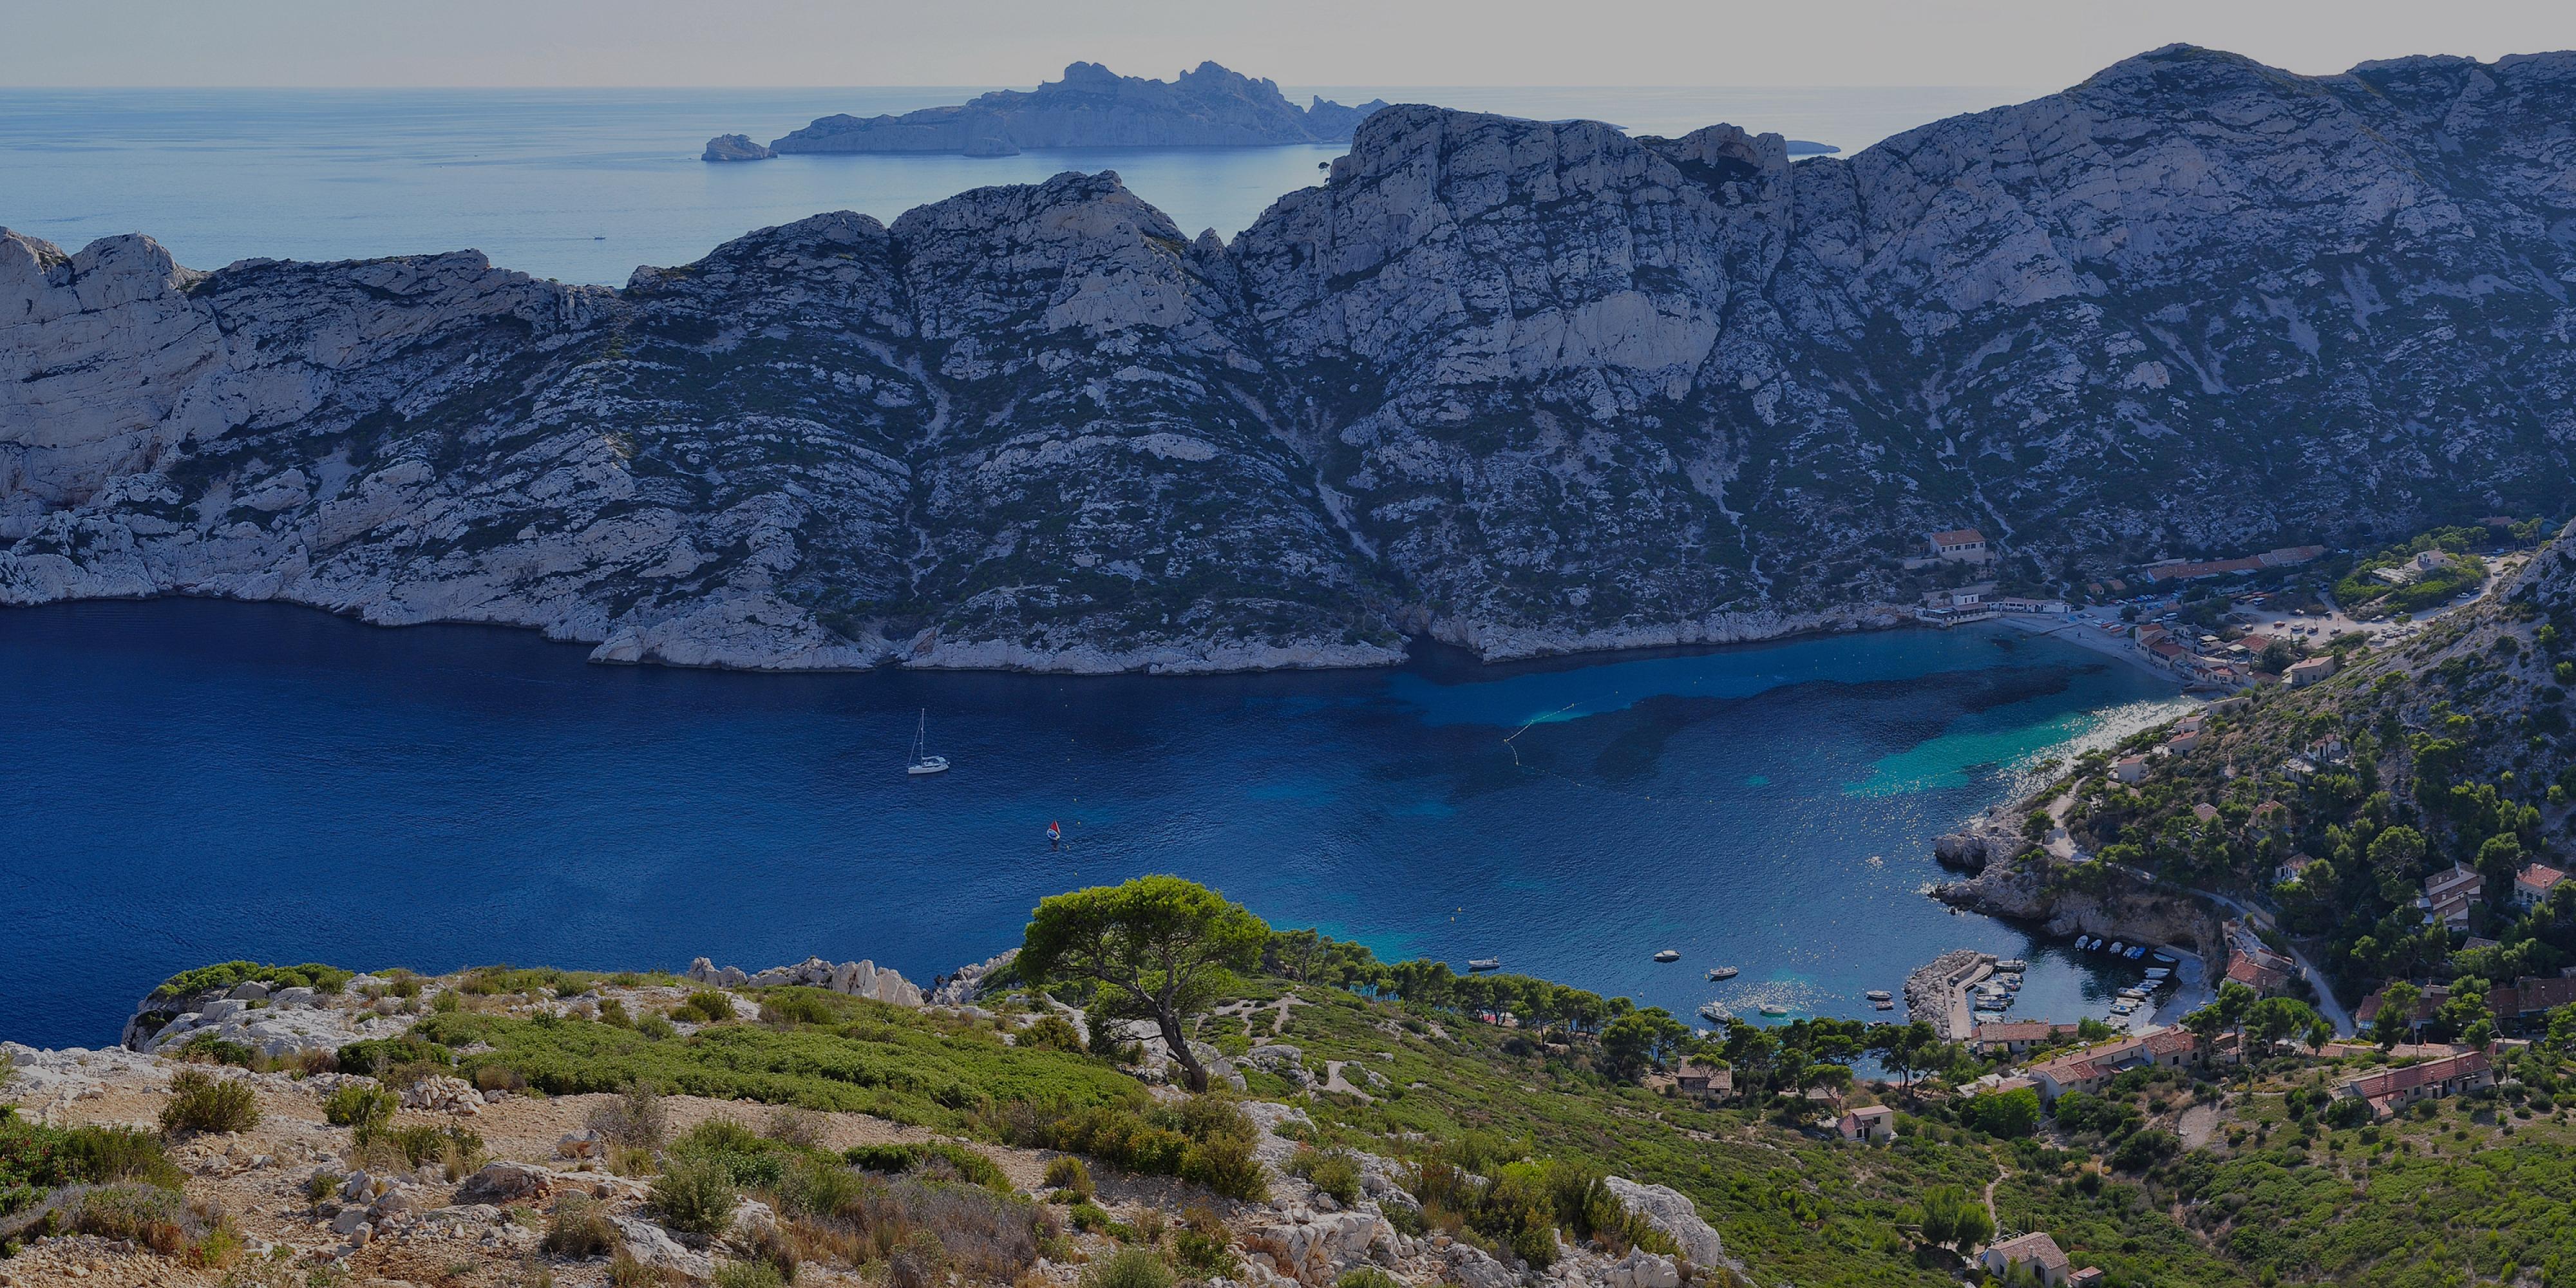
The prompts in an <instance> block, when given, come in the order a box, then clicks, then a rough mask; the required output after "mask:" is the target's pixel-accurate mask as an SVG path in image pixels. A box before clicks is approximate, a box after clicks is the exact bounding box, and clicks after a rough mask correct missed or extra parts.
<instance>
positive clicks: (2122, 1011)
mask: <svg viewBox="0 0 2576 1288" xmlns="http://www.w3.org/2000/svg"><path fill="white" fill-rule="evenodd" d="M2111 1013H2112V1014H2113V1015H2135V1014H2137V1013H2138V1004H2137V1003H2135V1002H2132V1001H2129V1000H2127V999H2125V998H2123V999H2121V1000H2120V1001H2117V1002H2113V1003H2111Z"/></svg>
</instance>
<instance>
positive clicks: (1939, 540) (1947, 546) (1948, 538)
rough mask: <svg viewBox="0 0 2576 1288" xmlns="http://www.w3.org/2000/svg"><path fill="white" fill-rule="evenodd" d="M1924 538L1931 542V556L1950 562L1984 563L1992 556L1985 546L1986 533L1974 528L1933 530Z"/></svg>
mask: <svg viewBox="0 0 2576 1288" xmlns="http://www.w3.org/2000/svg"><path fill="white" fill-rule="evenodd" d="M1925 540H1927V541H1929V542H1930V543H1931V546H1932V557H1933V558H1935V559H1941V560H1945V561H1947V562H1950V563H1984V562H1986V561H1987V560H1989V559H1992V558H1993V557H1994V553H1993V552H1992V551H1990V550H1988V549H1987V548H1986V534H1984V533H1982V532H1979V531H1977V530H1976V529H1975V528H1953V529H1951V530H1950V531H1948V532H1935V533H1933V534H1932V535H1931V536H1930V537H1927V538H1925Z"/></svg>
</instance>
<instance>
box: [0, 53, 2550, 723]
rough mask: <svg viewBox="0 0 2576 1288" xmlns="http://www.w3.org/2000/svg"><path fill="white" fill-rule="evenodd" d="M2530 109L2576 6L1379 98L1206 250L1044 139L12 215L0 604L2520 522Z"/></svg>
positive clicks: (2539, 499) (1394, 601) (2538, 443)
mask: <svg viewBox="0 0 2576 1288" xmlns="http://www.w3.org/2000/svg"><path fill="white" fill-rule="evenodd" d="M1194 75H1195V73H1194ZM1185 79H1187V78H1185ZM2571 112H2576V55H2569V54H2547V55H2538V56H2531V57H2516V58H2507V59H2502V60H2499V61H2497V62H2493V63H2481V62H2476V61H2473V60H2468V59H2458V58H2412V59H2402V60H2397V61H2392V62H2384V63H2369V64H2364V65H2362V66H2359V67H2356V68H2354V69H2353V70H2352V71H2350V72H2348V73H2345V74H2342V75H2337V76H2322V77H2302V76H2293V75H2290V74H2287V73H2283V72H2280V71H2277V70H2274V69H2270V68H2266V67H2262V66H2260V65H2259V64H2256V63H2253V62H2251V61H2249V60H2246V59H2243V58H2239V57H2236V56H2233V55H2229V54H2224V53H2219V52H2215V51H2210V50H2205V49H2196V48H2190V47H2181V46H2177V47H2173V48H2168V49H2163V50H2158V51H2155V52H2153V53H2150V54H2146V55H2141V56H2139V57H2137V58H2133V59H2129V60H2127V61H2124V62H2122V63H2119V64H2117V65H2115V66H2113V67H2111V68H2109V69H2106V70H2105V71H2103V72H2102V73H2100V74H2099V75H2096V76H2095V77H2093V78H2092V79H2090V80H2088V81H2086V82H2085V83H2084V84H2082V85H2078V86H2075V87H2074V88H2071V89H2069V90H2067V91H2065V92H2063V93H2060V94H2055V95H2050V96H2048V97H2045V98H2041V99H2037V100H2034V101H2032V102H2029V103H2025V104H2021V105H2018V106H2014V107H2007V108H1999V109H1996V110H1994V111H1990V112H1983V113H1978V114H1976V115H1973V116H1965V117H1959V118H1954V119H1951V120H1946V121H1940V122H1936V123H1933V124H1931V125H1927V126H1924V127H1922V128H1920V129H1917V130H1913V131H1909V132H1907V133H1905V134H1901V135H1898V136H1896V137H1894V138H1891V139H1889V140H1887V141H1886V142H1883V143H1881V144H1878V145H1876V146H1874V147H1871V148H1868V149H1865V150H1863V151H1861V152H1858V153H1856V154H1854V155H1852V156H1849V157H1847V158H1846V157H1823V158H1812V159H1807V160H1802V161H1798V162H1796V163H1794V164H1793V163H1792V162H1791V161H1790V159H1789V157H1788V154H1787V148H1786V144H1785V141H1784V140H1782V139H1780V138H1779V137H1778V136H1776V135H1754V134H1748V133H1746V132H1744V131H1741V130H1738V129H1735V128H1733V127H1729V126H1722V125H1721V126H1712V127H1709V128H1708V129H1704V130H1700V131H1697V132H1695V133H1693V134H1690V135H1688V136H1686V137H1683V138H1679V139H1661V138H1632V137H1629V136H1628V135H1626V134H1624V133H1622V132H1620V131H1619V130H1617V129H1616V128H1613V127H1611V126H1607V125H1603V124H1600V123H1596V122H1580V121H1577V122H1560V123H1545V122H1536V121H1526V120H1516V119H1511V118H1505V117H1497V116H1485V115H1477V114H1473V113H1464V112H1451V111H1443V110H1440V109H1436V108H1429V107H1417V106H1407V107H1394V108H1387V109H1385V110H1382V111H1379V112H1376V113H1375V114H1373V115H1370V116H1368V117H1367V118H1366V119H1365V120H1364V121H1362V122H1361V123H1359V125H1358V126H1357V128H1356V131H1355V133H1354V135H1353V138H1352V143H1351V149H1350V152H1349V154H1348V155H1346V156H1344V157H1342V158H1340V159H1339V160H1337V161H1335V162H1334V163H1333V167H1332V172H1331V175H1330V178H1329V181H1328V182H1327V183H1325V184H1324V185H1323V186H1320V187H1316V188H1311V189H1306V190H1302V191H1299V192H1295V193H1291V194H1288V195H1287V196H1285V197H1283V198H1281V199H1280V200H1279V202H1278V203H1276V204H1275V205H1274V206H1273V207H1272V208H1271V209H1270V210H1269V211H1268V212H1267V213H1266V214H1265V215H1264V216H1263V217H1262V218H1261V219H1260V220H1259V221H1258V222H1257V223H1256V224H1255V225H1254V226H1253V227H1251V228H1250V229H1247V230H1245V231H1244V232H1243V233H1242V234H1240V235H1238V236H1237V237H1236V238H1234V239H1233V240H1232V241H1231V242H1227V241H1224V240H1222V239H1220V238H1218V237H1217V236H1216V235H1215V234H1213V233H1203V234H1200V235H1199V236H1196V237H1191V236H1189V235H1188V234H1186V233H1184V232H1183V231H1182V230H1181V229H1179V228H1177V227H1175V226H1174V225H1173V224H1172V223H1171V221H1170V220H1169V219H1168V218H1166V217H1164V216H1163V215H1162V214H1161V213H1160V212H1158V211H1156V210H1154V209H1153V208H1152V207H1151V206H1149V205H1147V204H1145V203H1144V202H1142V201H1140V200H1138V199H1137V198H1136V197H1135V196H1134V195H1133V194H1131V193H1129V192H1128V191H1126V189H1125V188H1124V187H1123V186H1122V185H1121V184H1120V183H1119V182H1118V180H1117V177H1116V176H1115V175H1114V174H1105V173H1104V174H1095V175H1082V174H1066V175H1060V176H1058V177H1056V178H1054V179H1052V180H1049V181H1048V182H1046V183H1043V184H1038V185H1030V186H1019V187H1000V188H988V189H981V190H977V191H974V192H969V193H965V194H961V195H959V196H957V197H954V198H951V199H949V200H947V201H944V202H940V203H937V204H934V205H931V206H926V207H923V208H921V209H918V210H915V211H912V212H910V213H908V214H906V215H904V216H903V217H902V218H900V219H897V220H895V221H894V222H893V223H892V224H891V225H886V224H880V223H878V222H877V221H875V220H873V219H870V218H867V217H865V216H860V215H855V214H848V213H841V214H827V215H818V216H815V217H813V218H810V219H806V220H802V221H799V222H797V223H793V224H789V225H785V226H782V227H778V228H769V229H762V230H760V231H757V232H754V233H751V234H749V235H747V236H745V237H743V238H741V239H739V240H737V241H734V242H731V243H728V244H727V245H725V246H722V247H719V248H718V249H717V250H715V251H714V252H713V253H712V254H710V255H709V256H708V257H707V258H705V259H703V260H700V261H698V262H697V263H695V264H689V265H682V266H678V267H671V268H644V269H639V270H637V272H636V273H635V275H634V277H633V278H632V280H631V281H630V282H629V283H628V284H627V285H626V286H625V287H624V288H623V289H616V290H612V289H606V288H596V287H578V286H565V285H560V284H557V283H553V282H546V281H540V280H537V279H533V278H530V277H528V276H526V275H524V274H519V273H513V272H509V271H506V270H503V269H500V268H496V267H494V266H493V265H491V264H490V263H488V262H487V261H486V260H485V259H484V258H483V257H482V256H481V255H479V254H476V253H474V252H470V251H461V252H456V253H453V254H446V255H432V256H406V257H399V258H391V259H382V260H369V261H358V262H348V263H337V264H301V263H287V262H280V261H273V260H249V261H244V262H241V263H237V264H233V265H230V266H228V267H225V268H222V269H219V270H216V271H213V272H199V271H195V270H191V269H187V268H183V267H180V266H179V265H177V264H175V263H174V262H173V261H172V259H171V257H170V256H169V255H168V254H167V253H166V252H165V251H163V250H162V249H161V247H159V246H158V245H157V244H155V243H153V242H152V241H150V240H149V239H148V238H144V237H139V236H129V237H117V238H109V239H105V240H102V241H99V242H96V243H94V244H92V245H91V246H89V247H88V248H86V249H83V250H80V251H78V252H76V253H67V252H65V251H64V250H62V249H60V248H57V247H54V246H52V245H50V244H47V243H45V242H42V241H39V240H37V239H34V238H30V237H27V236H24V235H22V234H16V233H9V234H5V235H0V604H32V603H45V602H51V601H57V600H65V599H78V598H93V597H108V596H115V597H135V596H152V595H171V594H184V595H211V596H225V597H233V598H242V599H258V600H277V601H284V602H292V603H300V604H307V605H312V606H315V607H320V608H324V609H328V610H330V611H334V612H340V613H347V614H352V615H355V616H358V617H361V618H363V619H365V620H367V621H370V622H376V623H381V624H387V625H395V624H405V623H413V622H430V621H462V622H490V623H506V624H513V625H519V626H527V627H533V628H536V629H539V630H542V631H544V632H545V633H546V634H548V635H549V636H551V637H553V638H557V639H565V640H578V641H582V642H585V643H589V644H591V645H593V646H594V652H593V656H594V657H595V658H597V659H598V660H600V661H604V662H663V663H672V664H680V665H701V666H726V667H745V668H766V669H796V668H840V667H867V666H878V665H904V666H914V667H988V668H1025V669H1037V670H1051V671H1066V672H1104V671H1121V670H1136V671H1154V672H1195V671H1213V670H1234V669H1261V668H1275V667H1304V666H1365V665H1381V664H1388V663H1393V662H1395V661H1397V660H1399V659H1401V658H1402V657H1403V656H1404V653H1405V648H1406V646H1407V643H1408V641H1409V640H1411V639H1415V638H1427V639H1433V640H1439V641H1444V642H1448V643H1453V644H1457V645H1459V646H1462V647H1465V648H1469V649H1472V650H1474V651H1475V652H1477V653H1478V654H1479V655H1480V656H1483V657H1486V658H1490V659H1502V658H1517V657H1529V656H1536V655H1542V654H1549V653H1561V652H1567V651H1573V650H1585V649H1609V648H1618V647H1628V646H1638V645H1667V644H1696V643H1708V642H1724V641H1731V640H1748V639H1757V638H1763V637H1768V636H1775V635H1780V634H1785V633H1790V632H1797V631H1812V630H1833V629H1847V628H1856V627H1861V626H1866V625H1873V624H1890V623H1893V622H1895V621H1897V620H1899V614H1900V613H1901V611H1902V606H1904V605H1908V604H1911V603H1913V602H1915V599H1916V596H1917V595H1918V594H1919V592H1920V591H1921V590H1922V589H1923V587H1924V585H1925V582H1924V579H1923V575H1922V574H1920V573H1917V572H1914V571H1909V570H1907V569H1906V568H1905V566H1904V560H1905V556H1907V555H1910V554H1913V553H1915V552H1916V551H1917V550H1918V548H1919V547H1920V544H1921V542H1922V540H1923V534H1924V533H1926V532H1931V531H1936V530H1941V529H1947V528H1953V527H1958V526H1963V525H1974V526H1978V527H1979V528H1981V529H1982V530H1983V531H1984V532H1985V533H1986V534H1987V535H1988V537H1989V538H1990V539H1991V540H1992V541H1993V542H1994V543H1995V544H1996V546H1997V547H1998V548H1999V549H2000V550H2001V551H2002V559H2003V563H2002V566H2001V567H2000V569H1998V570H1996V571H2000V572H2002V573H2004V574H2005V575H2007V576H2010V577H2014V578H2019V579H2023V580H2027V581H2029V582H2031V583H2033V584H2039V585H2047V584H2062V583H2067V582H2080V581H2081V580H2083V579H2085V578H2086V577H2088V576H2091V575H2096V574H2098V573H2100V572H2102V571H2105V570H2110V569H2118V568H2123V567H2127V566H2130V565H2133V564H2135V563H2137V562H2140V561H2143V560H2148V559H2153V558H2157V557H2161V556H2164V555H2191V554H2197V553H2204V552H2230V551H2237V550H2242V549H2258V548H2263V547H2265V546H2269V545H2280V544H2286V543H2290V542H2292V541H2307V540H2317V541H2323V542H2327V543H2334V544H2349V543H2357V542H2358V541H2359V540H2361V539H2363V538H2365V537H2367V536H2368V535H2370V534H2374V533H2387V532H2412V531H2416V530H2420V529H2421V528H2422V527H2423V526H2425V525H2426V524H2427V523H2428V522H2429V521H2431V520H2433V519H2436V518H2443V519H2447V518H2450V517H2456V516H2474V515H2483V514H2491V513H2529V512H2536V511H2541V510H2547V509H2550V508H2552V507H2553V506H2554V505H2555V504H2556V503H2557V502H2558V501H2559V500H2560V499H2562V498H2563V493H2564V489H2565V481H2566V479H2567V478H2568V477H2570V476H2571V473H2576V431H2572V430H2571V429H2570V423H2569V420H2568V412H2567V408H2568V407H2569V406H2571V405H2576V398H2571V397H2570V394H2571V392H2576V350H2571V349H2570V348H2569V347H2568V346H2567V345H2566V344H2565V343H2563V339H2562V337H2563V335H2564V334H2565V332H2566V330H2567V328H2568V327H2569V326H2570V325H2571V317H2576V314H2571V312H2570V305H2569V303H2568V302H2567V286H2566V282H2567V281H2568V280H2576V243H2571V242H2569V241H2568V240H2567V239H2565V238H2564V237H2562V236H2560V235H2559V230H2561V229H2563V228H2564V227H2566V226H2567V225H2568V222H2569V220H2570V219H2571V218H2576V208H2571V206H2570V201H2569V198H2568V196H2567V193H2568V192H2569V191H2570V188H2569V185H2568V182H2567V174H2568V170H2567V162H2566V160H2565V158H2564V156H2563V155H2562V151H2563V150H2562V149H2559V148H2558V147H2557V145H2556V143H2555V142H2554V140H2555V139H2556V137H2557V136H2556V134H2555V133H2554V131H2555V130H2556V129H2557V123H2559V122H2562V121H2564V120H2565V119H2567V117H2568V115H2569V114H2570V113H2571ZM970 141H971V140H970Z"/></svg>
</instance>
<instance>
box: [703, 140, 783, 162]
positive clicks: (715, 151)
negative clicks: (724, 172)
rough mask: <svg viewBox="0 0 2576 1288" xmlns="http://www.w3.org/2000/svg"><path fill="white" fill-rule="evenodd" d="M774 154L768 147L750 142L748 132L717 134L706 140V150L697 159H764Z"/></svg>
mask: <svg viewBox="0 0 2576 1288" xmlns="http://www.w3.org/2000/svg"><path fill="white" fill-rule="evenodd" d="M776 155H778V154H777V153H775V152H772V151H770V150H769V149H768V148H766V147H763V146H761V145H760V144H757V143H754V142H752V141H751V136H750V135H748V134H719V135H717V136H715V137H714V138H712V139H709V140H707V150H706V151H705V152H704V153H701V154H700V155H699V157H698V159H699V160H701V161H766V160H768V159H769V158H771V157H774V156H776Z"/></svg>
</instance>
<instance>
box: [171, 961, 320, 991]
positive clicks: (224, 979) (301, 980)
mask: <svg viewBox="0 0 2576 1288" xmlns="http://www.w3.org/2000/svg"><path fill="white" fill-rule="evenodd" d="M354 975H355V972H353V971H345V970H342V969H340V968H339V967H337V966H325V965H323V964H322V963H320V962H306V963H304V964H303V965H301V966H263V965H261V964H260V963H258V962H241V961H235V962H218V963H216V964H215V965H212V966H200V967H198V968H196V969H195V970H183V971H181V972H179V973H178V974H176V975H173V976H171V977H170V978H168V979H166V980H163V981H162V983H161V986H160V987H159V988H156V989H154V990H152V996H154V997H158V998H170V997H185V996H187V995H189V994H191V993H202V992H205V991H206V990H208V989H216V988H221V989H231V988H232V987H234V986H235V985H238V984H246V983H249V982H251V981H253V980H257V981H259V982H260V983H263V984H268V985H270V986H272V987H275V988H309V989H312V990H313V991H314V992H316V993H337V992H339V991H340V987H341V985H344V984H346V983H348V982H349V981H350V979H351V978H353V977H354Z"/></svg>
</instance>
